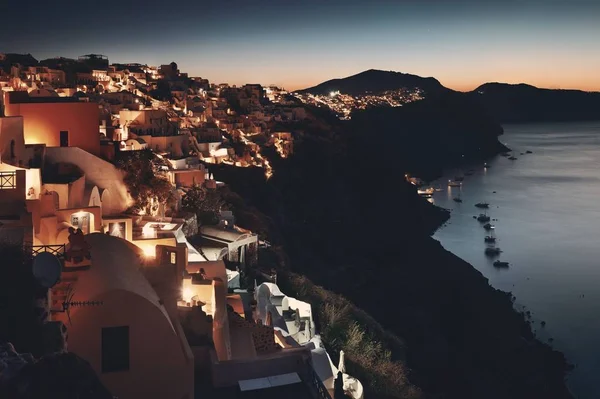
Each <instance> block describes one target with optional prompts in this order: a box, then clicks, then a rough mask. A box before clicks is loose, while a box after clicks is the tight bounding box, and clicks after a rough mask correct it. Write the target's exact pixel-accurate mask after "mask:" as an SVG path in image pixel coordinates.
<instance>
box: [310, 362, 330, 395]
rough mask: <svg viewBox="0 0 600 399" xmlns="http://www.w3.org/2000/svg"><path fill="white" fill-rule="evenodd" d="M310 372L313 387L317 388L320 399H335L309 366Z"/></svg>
mask: <svg viewBox="0 0 600 399" xmlns="http://www.w3.org/2000/svg"><path fill="white" fill-rule="evenodd" d="M308 370H309V374H310V375H309V377H310V383H311V384H312V385H313V388H315V390H316V392H317V395H319V399H333V398H332V397H331V395H330V394H329V391H328V390H327V388H325V385H323V381H321V378H319V376H318V375H317V372H316V371H315V369H314V368H313V367H312V365H310V364H309V365H308Z"/></svg>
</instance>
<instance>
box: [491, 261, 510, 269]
mask: <svg viewBox="0 0 600 399" xmlns="http://www.w3.org/2000/svg"><path fill="white" fill-rule="evenodd" d="M494 267H500V268H507V267H508V262H502V261H500V260H496V261H494Z"/></svg>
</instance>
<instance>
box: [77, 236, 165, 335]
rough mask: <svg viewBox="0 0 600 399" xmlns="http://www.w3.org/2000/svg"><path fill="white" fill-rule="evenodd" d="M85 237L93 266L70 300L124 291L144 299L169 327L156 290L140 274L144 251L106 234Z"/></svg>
mask: <svg viewBox="0 0 600 399" xmlns="http://www.w3.org/2000/svg"><path fill="white" fill-rule="evenodd" d="M85 238H86V241H87V243H88V244H89V245H90V250H91V255H92V259H91V261H92V265H91V267H90V269H89V270H87V271H83V272H80V273H79V279H78V281H77V283H76V284H75V286H74V295H73V299H72V301H91V300H95V298H98V297H99V296H101V295H105V294H106V293H107V292H109V291H117V290H122V291H127V292H130V293H132V294H136V295H138V296H140V297H142V298H144V299H146V300H147V301H148V303H150V304H151V305H152V306H154V307H156V308H157V309H158V310H160V311H161V312H162V313H163V314H164V315H165V318H166V319H167V320H168V321H169V324H171V319H170V318H169V316H168V314H167V311H166V309H165V307H164V306H163V305H161V304H160V303H159V300H160V299H159V297H158V295H157V294H156V291H154V289H153V288H152V286H151V285H150V283H149V282H148V280H147V279H146V277H145V276H144V275H143V274H142V272H141V271H140V267H141V262H142V259H143V257H144V252H143V251H142V250H141V249H140V248H138V247H137V246H135V245H133V244H131V243H130V242H128V241H126V240H123V239H121V238H117V237H113V236H110V235H108V234H101V233H92V234H88V235H86V236H85ZM78 309H81V308H80V307H73V308H72V310H71V315H74V314H75V313H76V312H77V311H78ZM171 327H173V325H172V324H171Z"/></svg>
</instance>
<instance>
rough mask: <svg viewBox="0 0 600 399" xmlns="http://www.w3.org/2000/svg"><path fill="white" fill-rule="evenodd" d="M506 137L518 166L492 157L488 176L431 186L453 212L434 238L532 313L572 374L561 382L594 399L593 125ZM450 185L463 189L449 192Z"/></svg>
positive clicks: (598, 142)
mask: <svg viewBox="0 0 600 399" xmlns="http://www.w3.org/2000/svg"><path fill="white" fill-rule="evenodd" d="M504 130H505V132H504V134H503V135H502V136H500V141H501V142H503V143H505V144H506V145H507V146H508V147H509V148H511V149H512V151H511V154H512V155H513V156H514V157H515V158H517V159H516V160H510V159H508V158H507V157H504V156H501V155H498V156H496V157H494V158H493V159H491V160H489V161H488V167H487V168H486V167H484V165H483V164H478V165H471V166H467V167H465V168H463V169H460V170H458V169H455V170H449V171H447V172H446V173H445V176H444V177H443V178H441V179H439V180H437V181H435V182H433V184H432V185H433V186H434V187H438V188H440V191H438V192H435V194H434V195H433V198H432V200H431V201H432V202H433V203H434V204H435V205H437V206H440V207H442V208H446V209H449V210H450V211H451V217H450V219H449V221H448V222H447V223H446V224H445V225H444V226H442V227H441V228H440V229H439V230H438V231H437V232H436V234H435V235H434V238H435V239H437V240H439V241H440V242H441V244H442V245H443V246H444V247H445V248H446V249H447V250H449V251H451V252H453V253H454V254H456V255H458V256H459V257H461V258H462V259H464V260H466V261H467V262H469V263H471V264H472V265H473V266H474V267H475V268H476V269H477V270H479V271H480V272H481V273H482V274H483V275H484V276H485V277H487V278H488V279H489V282H490V284H491V285H492V286H493V287H495V288H498V289H501V290H504V291H510V292H511V293H512V294H513V295H514V296H515V297H516V300H515V307H517V308H518V309H519V310H524V311H526V312H527V311H528V312H530V314H531V320H532V326H533V329H534V330H535V331H536V335H537V336H538V338H539V339H540V340H542V341H545V342H548V343H551V345H552V346H553V347H554V348H556V349H557V350H560V351H561V352H563V353H564V354H565V355H566V357H567V359H568V361H569V362H570V363H572V364H574V365H575V369H574V370H573V371H572V372H571V373H570V374H569V376H568V380H567V383H568V386H569V388H570V390H571V391H572V392H573V394H574V395H575V396H576V397H577V398H580V399H592V398H594V399H595V398H600V384H599V383H598V376H599V375H600V122H589V123H553V124H526V125H525V124H524V125H506V126H504ZM527 151H531V152H532V153H531V154H528V153H526V152H527ZM469 171H470V172H469ZM456 176H464V180H463V182H462V186H461V187H460V188H456V187H454V188H450V187H448V180H449V179H454V177H456ZM459 196H460V198H461V199H462V200H463V202H462V203H458V202H455V201H454V198H456V197H459ZM478 202H488V203H489V204H490V206H489V209H488V210H487V214H488V215H489V216H490V217H491V218H492V221H491V224H492V225H494V227H495V228H494V230H493V234H494V235H495V237H496V238H497V242H496V246H497V247H499V248H500V249H501V250H502V252H501V254H500V256H498V257H497V259H499V260H501V261H505V262H509V267H508V268H505V269H504V268H502V269H501V268H496V267H494V265H493V262H494V258H489V257H487V256H486V255H485V254H484V250H485V248H486V245H488V244H486V243H484V237H485V236H486V235H488V233H487V232H486V231H485V230H484V228H483V227H482V226H483V223H479V222H478V221H477V220H475V219H474V218H473V216H477V215H479V214H480V213H482V212H483V210H482V209H478V208H476V207H475V206H474V204H475V203H478ZM542 322H544V323H542ZM542 324H545V325H542Z"/></svg>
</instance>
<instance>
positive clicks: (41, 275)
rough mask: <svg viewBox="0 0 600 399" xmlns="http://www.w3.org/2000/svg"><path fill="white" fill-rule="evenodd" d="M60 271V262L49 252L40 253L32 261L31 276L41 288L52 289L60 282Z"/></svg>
mask: <svg viewBox="0 0 600 399" xmlns="http://www.w3.org/2000/svg"><path fill="white" fill-rule="evenodd" d="M61 271H62V264H61V263H60V260H59V259H58V258H57V257H56V256H55V255H52V254H51V253H50V252H40V253H39V254H38V255H36V257H35V258H34V259H33V276H34V277H35V279H36V280H37V281H38V283H40V285H41V286H42V287H45V288H52V287H54V285H56V283H58V280H60V273H61Z"/></svg>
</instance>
